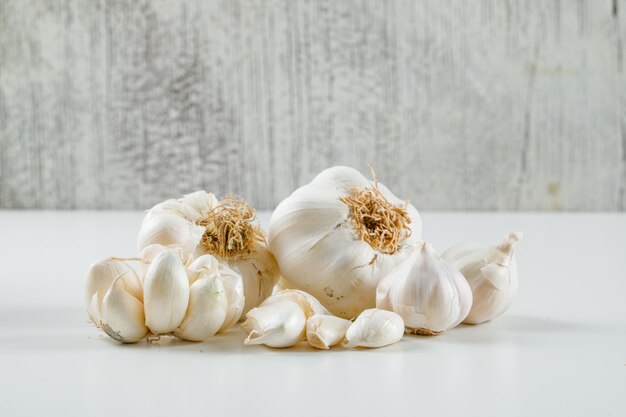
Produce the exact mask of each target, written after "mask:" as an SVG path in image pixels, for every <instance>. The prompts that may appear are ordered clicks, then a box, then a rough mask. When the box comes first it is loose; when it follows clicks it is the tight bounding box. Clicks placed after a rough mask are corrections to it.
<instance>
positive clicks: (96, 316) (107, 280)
mask: <svg viewBox="0 0 626 417" xmlns="http://www.w3.org/2000/svg"><path fill="white" fill-rule="evenodd" d="M119 276H126V277H127V282H128V286H129V290H130V291H131V293H132V294H133V295H134V296H136V297H137V298H138V299H139V300H140V301H141V300H143V289H142V287H141V282H140V281H139V278H138V277H137V274H136V273H135V271H134V270H133V269H132V268H131V267H130V266H129V265H128V264H127V263H126V262H124V261H121V260H118V259H113V258H107V259H103V260H102V261H100V262H96V263H94V264H92V265H91V267H90V268H89V273H88V274H87V280H86V283H85V305H86V306H87V312H88V313H89V318H90V319H91V321H93V322H94V323H95V324H97V325H98V324H99V323H100V313H101V312H100V310H101V305H102V300H103V299H104V296H105V294H106V292H107V291H108V289H109V288H110V287H111V284H112V283H113V281H114V280H115V278H117V277H119ZM94 296H95V299H94Z"/></svg>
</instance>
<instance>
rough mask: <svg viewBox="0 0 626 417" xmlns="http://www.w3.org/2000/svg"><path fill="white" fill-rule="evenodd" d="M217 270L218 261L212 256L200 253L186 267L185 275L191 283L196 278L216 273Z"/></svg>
mask: <svg viewBox="0 0 626 417" xmlns="http://www.w3.org/2000/svg"><path fill="white" fill-rule="evenodd" d="M218 270H219V262H218V261H217V259H216V258H215V257H214V256H211V255H202V256H198V257H197V258H196V259H194V260H193V262H192V263H191V264H190V265H189V266H188V267H187V275H188V277H189V285H191V284H193V283H194V282H195V281H196V280H197V279H199V278H201V277H203V276H206V275H214V274H217V273H218Z"/></svg>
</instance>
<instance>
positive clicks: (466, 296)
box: [376, 243, 472, 335]
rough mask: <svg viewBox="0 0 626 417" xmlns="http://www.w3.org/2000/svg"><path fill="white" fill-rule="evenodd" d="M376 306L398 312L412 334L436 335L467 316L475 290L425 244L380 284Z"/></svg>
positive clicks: (450, 265)
mask: <svg viewBox="0 0 626 417" xmlns="http://www.w3.org/2000/svg"><path fill="white" fill-rule="evenodd" d="M376 305H377V307H378V308H382V309H385V310H390V311H395V312H396V313H398V314H399V315H400V316H401V317H402V319H403V320H404V325H405V326H406V329H407V331H408V332H410V333H416V334H422V335H436V334H439V333H441V332H443V331H445V330H448V329H451V328H453V327H455V326H456V325H458V324H459V323H461V322H462V321H463V319H465V317H467V314H468V313H469V311H470V308H471V306H472V290H471V288H470V286H469V285H468V283H467V281H466V280H465V278H464V277H463V275H461V273H460V272H459V271H458V270H457V269H456V268H455V267H454V266H452V264H450V263H448V262H447V261H445V260H444V259H442V258H440V257H439V255H437V253H435V251H434V250H433V248H432V247H431V246H430V244H428V243H424V244H422V246H421V248H418V249H417V250H416V251H415V252H414V253H412V254H411V256H410V257H409V258H408V259H407V260H406V261H405V262H404V263H402V264H401V265H400V266H399V267H398V268H396V269H394V270H393V271H391V272H390V273H389V274H388V275H387V276H386V277H385V278H384V279H383V280H382V281H381V282H380V284H379V285H378V289H377V292H376Z"/></svg>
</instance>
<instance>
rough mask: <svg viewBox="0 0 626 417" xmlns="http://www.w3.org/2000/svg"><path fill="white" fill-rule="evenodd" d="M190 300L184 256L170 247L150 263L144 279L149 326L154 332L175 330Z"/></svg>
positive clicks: (162, 332)
mask: <svg viewBox="0 0 626 417" xmlns="http://www.w3.org/2000/svg"><path fill="white" fill-rule="evenodd" d="M188 302H189V282H188V280H187V273H186V272H185V268H184V266H183V263H182V261H181V260H180V257H179V256H178V255H177V254H176V252H175V251H172V250H168V251H167V252H163V253H161V254H160V255H158V256H157V257H156V259H155V260H154V261H152V263H151V264H150V267H149V268H148V271H147V272H146V277H145V279H144V307H145V312H146V325H147V326H148V328H150V331H151V332H152V333H154V334H166V333H170V332H173V331H174V330H176V328H177V327H178V326H179V325H180V323H181V322H182V321H183V318H184V317H185V313H186V311H187V304H188Z"/></svg>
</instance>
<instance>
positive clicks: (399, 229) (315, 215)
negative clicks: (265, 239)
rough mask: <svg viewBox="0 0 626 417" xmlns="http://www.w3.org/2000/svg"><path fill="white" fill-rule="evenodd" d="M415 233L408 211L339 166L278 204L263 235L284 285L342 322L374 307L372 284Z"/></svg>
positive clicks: (415, 217) (417, 222)
mask: <svg viewBox="0 0 626 417" xmlns="http://www.w3.org/2000/svg"><path fill="white" fill-rule="evenodd" d="M420 235H421V219H420V216H419V213H418V212H417V210H416V209H415V207H413V206H412V205H411V204H408V202H406V201H404V200H401V199H399V198H397V197H396V196H395V195H393V194H392V193H391V192H390V191H389V190H388V189H387V187H385V186H384V185H382V184H380V183H378V181H377V180H376V179H374V181H369V180H368V179H367V178H365V177H364V176H363V175H361V173H359V172H358V171H357V170H355V169H353V168H348V167H342V166H338V167H333V168H329V169H327V170H325V171H323V172H322V173H320V174H319V175H318V176H317V177H315V179H313V181H311V183H309V184H307V185H304V186H302V187H300V188H299V189H297V190H296V191H294V192H293V194H291V196H289V197H288V198H287V199H285V200H283V201H282V202H281V203H280V204H279V205H278V207H277V208H276V210H275V211H274V214H273V215H272V218H271V220H270V227H269V232H268V236H269V245H270V250H271V251H272V253H273V254H274V256H275V257H276V260H277V262H278V265H279V268H280V272H281V274H282V276H283V278H284V280H285V281H286V283H287V285H289V286H290V288H298V289H301V290H303V291H306V292H308V293H310V294H311V295H313V296H314V297H316V298H318V299H319V300H320V301H321V302H322V304H324V306H326V307H327V308H328V309H329V310H330V311H331V312H332V313H333V314H335V315H337V316H339V317H343V318H348V319H350V318H353V317H356V316H357V315H358V314H359V313H361V312H362V311H363V310H365V309H367V308H370V307H374V306H375V304H376V286H377V285H378V283H379V281H380V280H381V279H382V278H383V277H384V276H386V275H387V274H388V273H389V272H390V271H391V270H393V269H394V268H395V267H396V266H398V265H399V264H400V263H402V261H403V260H404V259H406V258H407V257H408V256H409V255H410V254H411V253H412V252H413V251H414V250H415V248H416V247H417V245H418V242H419V240H420V238H421V236H420Z"/></svg>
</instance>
